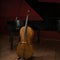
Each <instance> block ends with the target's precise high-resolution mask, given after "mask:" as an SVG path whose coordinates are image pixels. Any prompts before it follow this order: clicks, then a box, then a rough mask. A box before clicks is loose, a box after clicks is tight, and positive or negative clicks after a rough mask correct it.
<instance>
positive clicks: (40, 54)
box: [0, 35, 60, 60]
mask: <svg viewBox="0 0 60 60" xmlns="http://www.w3.org/2000/svg"><path fill="white" fill-rule="evenodd" d="M36 39H37V38H35V39H34V40H33V48H34V59H33V60H60V41H56V40H55V41H53V40H46V39H44V38H43V39H42V38H41V39H40V40H41V41H40V43H39V44H38V43H37V41H36ZM17 44H18V38H17V36H14V47H13V50H10V43H9V35H0V60H17V54H16V47H17Z"/></svg>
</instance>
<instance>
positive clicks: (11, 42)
mask: <svg viewBox="0 0 60 60" xmlns="http://www.w3.org/2000/svg"><path fill="white" fill-rule="evenodd" d="M9 37H10V38H9V42H10V49H11V50H12V49H13V32H10V36H9Z"/></svg>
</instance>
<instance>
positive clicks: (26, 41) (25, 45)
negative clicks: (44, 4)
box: [17, 10, 34, 60]
mask: <svg viewBox="0 0 60 60" xmlns="http://www.w3.org/2000/svg"><path fill="white" fill-rule="evenodd" d="M29 15H30V10H28V14H27V16H26V22H25V26H23V27H22V28H21V29H20V32H19V33H20V38H21V40H20V42H19V43H18V46H17V55H18V57H19V58H22V60H24V59H29V58H30V57H32V56H33V47H32V44H31V40H32V38H33V36H34V31H33V29H32V28H31V27H29V26H28V25H27V23H28V17H29Z"/></svg>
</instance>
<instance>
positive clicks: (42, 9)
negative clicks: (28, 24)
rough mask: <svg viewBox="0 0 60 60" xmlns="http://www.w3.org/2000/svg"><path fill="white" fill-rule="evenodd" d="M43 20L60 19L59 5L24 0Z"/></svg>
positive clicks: (35, 0) (36, 0)
mask: <svg viewBox="0 0 60 60" xmlns="http://www.w3.org/2000/svg"><path fill="white" fill-rule="evenodd" d="M25 1H26V2H27V3H28V4H29V5H30V6H31V7H32V8H33V9H34V10H35V11H36V12H37V13H38V14H39V15H40V16H41V17H42V18H43V19H44V20H46V19H47V20H50V19H52V20H53V19H55V20H58V19H60V3H54V2H40V1H38V0H25Z"/></svg>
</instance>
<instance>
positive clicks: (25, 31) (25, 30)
mask: <svg viewBox="0 0 60 60" xmlns="http://www.w3.org/2000/svg"><path fill="white" fill-rule="evenodd" d="M29 13H30V11H29V10H28V14H27V16H26V22H25V29H24V38H25V37H26V33H27V26H28V24H27V23H28V18H29Z"/></svg>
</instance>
